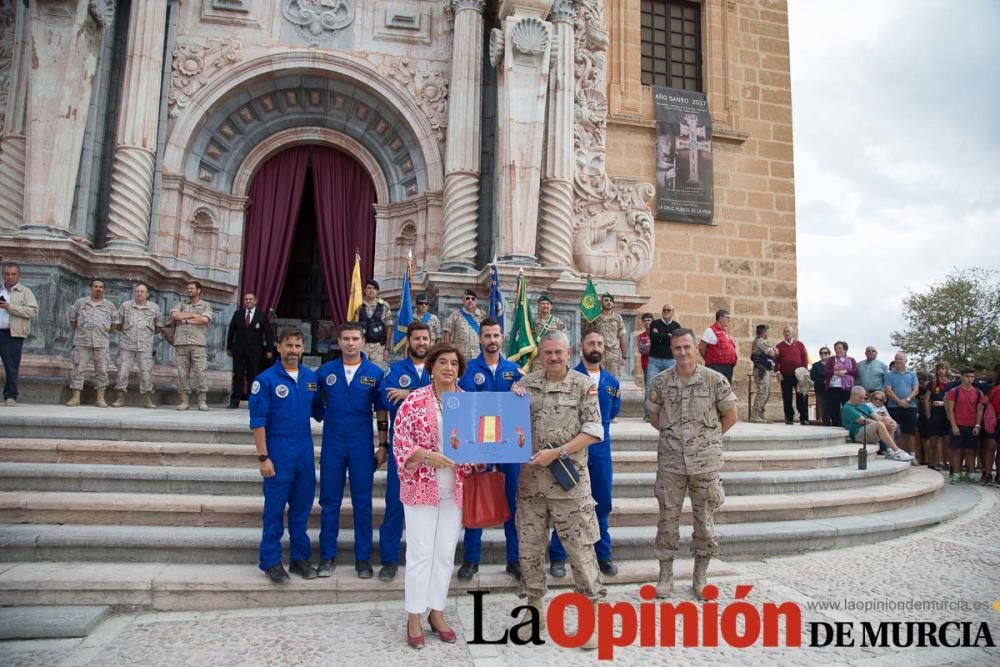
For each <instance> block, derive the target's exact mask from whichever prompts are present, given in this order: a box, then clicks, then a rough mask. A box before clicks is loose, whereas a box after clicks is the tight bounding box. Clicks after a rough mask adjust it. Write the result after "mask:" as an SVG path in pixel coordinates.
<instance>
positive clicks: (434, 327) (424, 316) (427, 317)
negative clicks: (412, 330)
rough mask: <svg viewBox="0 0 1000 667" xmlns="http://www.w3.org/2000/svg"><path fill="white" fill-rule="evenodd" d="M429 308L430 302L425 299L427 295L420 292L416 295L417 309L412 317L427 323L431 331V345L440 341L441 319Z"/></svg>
mask: <svg viewBox="0 0 1000 667" xmlns="http://www.w3.org/2000/svg"><path fill="white" fill-rule="evenodd" d="M430 309H431V302H430V301H429V300H428V299H427V295H426V294H424V293H422V292H421V293H420V294H418V295H417V310H416V312H415V313H414V314H413V319H414V320H419V321H420V322H423V323H424V324H426V325H427V328H428V329H430V331H431V345H437V344H438V343H440V342H441V336H442V335H443V333H442V331H441V319H440V318H439V317H438V316H437V315H435V314H434V313H432V312H430Z"/></svg>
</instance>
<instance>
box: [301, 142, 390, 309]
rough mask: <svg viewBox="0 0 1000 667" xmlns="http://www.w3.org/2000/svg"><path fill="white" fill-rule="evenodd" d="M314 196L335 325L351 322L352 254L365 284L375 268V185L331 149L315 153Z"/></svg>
mask: <svg viewBox="0 0 1000 667" xmlns="http://www.w3.org/2000/svg"><path fill="white" fill-rule="evenodd" d="M311 164H312V177H313V192H314V193H315V202H316V228H317V230H318V236H319V250H320V260H321V261H322V263H323V286H324V287H325V288H326V296H327V298H328V299H329V300H330V310H331V312H332V313H333V319H334V321H336V322H344V321H346V320H347V319H349V318H348V317H347V315H348V314H347V312H346V311H347V301H348V298H349V295H350V291H351V271H352V270H353V268H354V249H355V248H357V249H358V251H359V252H360V253H361V274H362V277H363V279H364V278H367V277H370V276H371V267H372V266H373V265H374V262H375V207H374V206H373V204H374V203H375V201H376V200H375V184H374V183H373V182H372V179H371V176H369V175H368V172H367V171H365V169H364V168H363V167H362V166H361V165H360V164H358V163H357V162H356V161H355V160H353V159H352V158H351V157H349V156H348V155H345V154H344V153H341V152H340V151H338V150H335V149H333V148H325V147H320V146H314V147H313V148H312V162H311Z"/></svg>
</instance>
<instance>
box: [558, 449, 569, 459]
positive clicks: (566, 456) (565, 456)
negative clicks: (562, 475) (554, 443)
mask: <svg viewBox="0 0 1000 667" xmlns="http://www.w3.org/2000/svg"><path fill="white" fill-rule="evenodd" d="M559 458H561V459H562V460H563V461H566V460H568V459H569V452H567V451H566V448H565V447H560V448H559Z"/></svg>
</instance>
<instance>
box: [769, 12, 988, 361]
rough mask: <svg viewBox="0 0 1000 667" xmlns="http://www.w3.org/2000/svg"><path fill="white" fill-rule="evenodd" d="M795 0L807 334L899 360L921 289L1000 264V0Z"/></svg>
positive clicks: (802, 326)
mask: <svg viewBox="0 0 1000 667" xmlns="http://www.w3.org/2000/svg"><path fill="white" fill-rule="evenodd" d="M788 4H789V7H788V15H789V42H790V50H791V68H792V110H793V131H794V152H795V191H796V192H795V195H796V219H797V230H798V239H797V243H798V277H799V284H798V299H799V330H800V331H799V337H800V338H801V340H802V341H803V342H804V343H805V344H806V346H807V347H808V348H809V350H810V352H811V353H813V354H814V355H815V353H816V351H817V350H818V349H819V346H820V345H822V344H826V345H832V344H833V342H834V341H835V340H845V341H847V342H848V344H849V346H850V354H851V355H852V356H855V357H856V358H862V357H863V356H864V352H863V351H864V348H865V346H866V345H870V344H872V345H875V346H876V347H877V348H878V349H879V358H880V359H882V360H883V361H886V362H888V360H890V359H891V358H892V354H893V353H894V352H895V350H894V349H893V348H892V346H891V344H890V332H891V331H892V330H894V329H900V328H901V327H902V324H903V318H902V301H903V298H904V297H905V296H906V295H907V294H908V293H910V292H913V291H918V292H919V291H924V290H925V289H926V288H927V287H928V286H929V285H930V284H932V283H934V282H936V281H939V280H941V279H942V278H943V277H944V276H945V275H947V274H948V273H949V272H951V271H952V270H954V269H965V268H968V267H972V266H983V267H992V268H1000V2H998V1H997V0H878V1H877V2H876V1H873V0H865V1H858V0H836V1H834V0H789V3H788ZM779 335H780V334H779Z"/></svg>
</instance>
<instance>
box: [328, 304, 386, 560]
mask: <svg viewBox="0 0 1000 667" xmlns="http://www.w3.org/2000/svg"><path fill="white" fill-rule="evenodd" d="M337 342H338V344H339V345H340V352H341V357H340V358H339V359H336V360H335V361H331V362H328V363H325V364H323V365H322V366H320V369H319V370H318V371H317V372H316V375H317V376H318V377H319V385H320V389H321V390H322V393H323V394H324V398H325V401H326V408H325V411H324V413H323V449H322V452H321V454H320V459H319V504H320V507H321V508H322V515H321V519H320V533H319V552H320V554H319V556H320V562H319V567H318V568H317V572H316V573H317V575H318V576H320V577H329V576H332V575H333V568H334V561H335V560H336V558H337V537H338V536H339V534H340V505H341V502H342V501H343V499H344V477H345V475H346V476H347V477H348V478H349V479H350V483H351V505H352V507H353V510H354V569H355V570H356V571H357V573H358V577H359V578H361V579H370V578H371V577H372V575H373V574H374V572H373V570H372V566H371V553H372V481H373V477H374V475H375V468H377V467H378V466H380V465H382V464H383V463H385V458H386V455H387V453H388V451H389V422H388V420H387V419H386V414H385V410H383V409H382V398H381V396H380V392H379V389H380V385H381V383H382V369H381V368H379V367H378V366H376V365H375V364H374V363H372V362H371V361H369V360H368V359H367V358H366V357H365V355H364V354H362V352H361V349H362V347H363V346H364V342H365V341H364V332H363V331H362V329H361V326H360V325H359V324H358V323H356V322H347V323H346V324H342V325H341V326H340V332H339V333H338V335H337ZM372 411H377V419H378V437H379V448H378V450H376V451H373V443H372V440H373V438H372V436H373V435H374V434H373V432H372Z"/></svg>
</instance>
